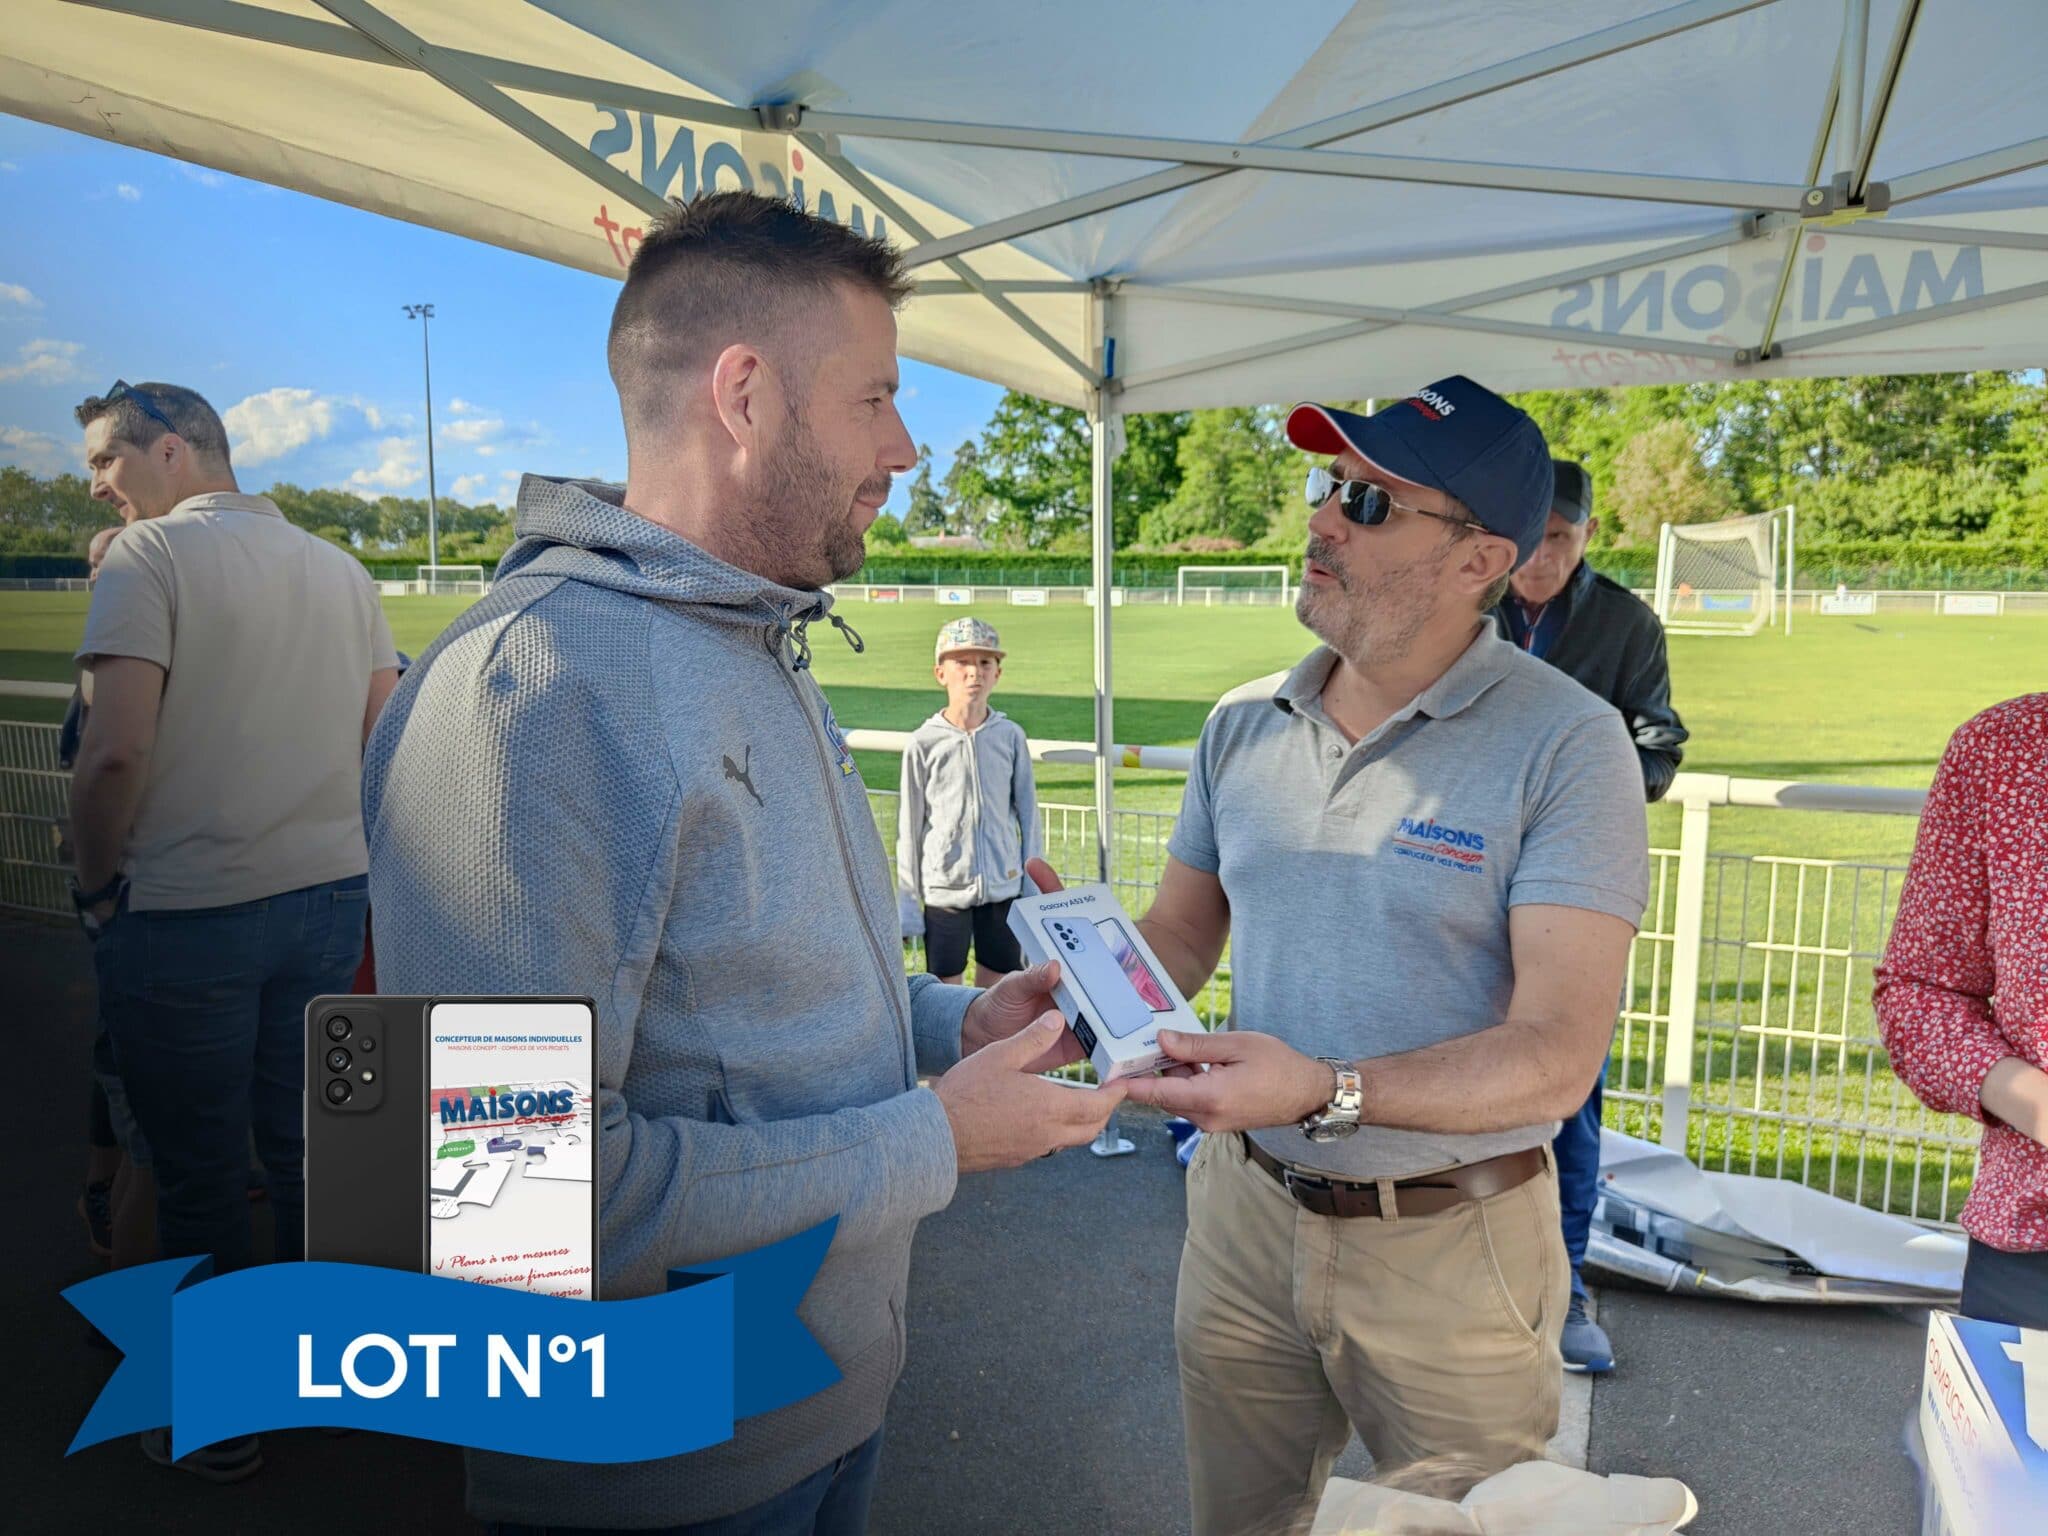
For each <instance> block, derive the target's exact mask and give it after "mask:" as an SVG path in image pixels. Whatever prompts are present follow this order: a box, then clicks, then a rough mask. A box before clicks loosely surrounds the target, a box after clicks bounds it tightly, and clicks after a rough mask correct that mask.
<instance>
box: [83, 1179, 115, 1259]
mask: <svg viewBox="0 0 2048 1536" xmlns="http://www.w3.org/2000/svg"><path fill="white" fill-rule="evenodd" d="M78 1216H79V1219H80V1220H81V1221H83V1222H84V1223H85V1241H86V1246H87V1247H89V1248H91V1249H92V1251H93V1252H94V1253H96V1254H98V1255H99V1256H100V1257H101V1258H103V1259H111V1258H112V1257H113V1256H114V1181H113V1180H112V1179H106V1180H103V1181H102V1182H100V1183H98V1184H88V1185H86V1186H85V1188H84V1189H83V1190H81V1191H79V1195H78Z"/></svg>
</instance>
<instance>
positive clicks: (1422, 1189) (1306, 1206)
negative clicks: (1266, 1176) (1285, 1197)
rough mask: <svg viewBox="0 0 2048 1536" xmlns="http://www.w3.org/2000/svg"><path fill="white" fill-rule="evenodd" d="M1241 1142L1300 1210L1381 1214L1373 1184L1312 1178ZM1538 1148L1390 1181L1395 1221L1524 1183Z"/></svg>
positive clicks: (1247, 1140) (1537, 1169) (1539, 1158)
mask: <svg viewBox="0 0 2048 1536" xmlns="http://www.w3.org/2000/svg"><path fill="white" fill-rule="evenodd" d="M1238 1134H1239V1136H1240V1138H1241V1139H1242V1140H1243V1142H1244V1148H1245V1151H1246V1152H1248V1153H1250V1154H1251V1160H1252V1161H1253V1162H1255V1163H1257V1164H1258V1165H1259V1166H1260V1167H1261V1168H1263V1169H1265V1170H1266V1172H1268V1173H1270V1174H1271V1175H1272V1176H1273V1177H1274V1179H1275V1180H1277V1181H1278V1183H1279V1184H1280V1187H1281V1188H1283V1189H1285V1190H1286V1191H1287V1193H1289V1194H1290V1195H1292V1196H1294V1202H1295V1204H1297V1205H1299V1206H1300V1207H1301V1208H1302V1209H1303V1210H1305V1211H1312V1212H1313V1213H1315V1214H1316V1215H1318V1216H1378V1215H1379V1214H1380V1191H1379V1186H1378V1185H1377V1184H1354V1183H1352V1182H1350V1181H1349V1180H1347V1179H1332V1178H1329V1177H1327V1176H1326V1175H1323V1174H1320V1173H1311V1172H1309V1171H1308V1170H1307V1169H1305V1168H1291V1167H1289V1166H1288V1165H1287V1164H1286V1163H1283V1162H1281V1161H1280V1159H1279V1158H1277V1157H1275V1156H1273V1154H1272V1153H1270V1152H1268V1151H1267V1150H1266V1149H1265V1148H1264V1147H1262V1146H1260V1145H1259V1144H1258V1143H1257V1142H1255V1141H1253V1140H1252V1139H1251V1137H1249V1136H1245V1135H1244V1133H1243V1132H1239V1133H1238ZM1543 1166H1544V1165H1543V1149H1542V1148H1541V1147H1530V1148H1528V1149H1527V1150H1526V1151H1522V1152H1504V1153H1502V1154H1501V1155H1500V1156H1499V1157H1489V1158H1487V1159H1485V1160H1484V1161H1483V1162H1477V1163H1465V1164H1462V1165H1461V1166H1459V1167H1456V1168H1446V1169H1444V1170H1443V1171H1442V1172H1441V1173H1425V1174H1423V1175H1422V1176H1420V1177H1419V1178H1413V1179H1395V1180H1394V1181H1393V1188H1394V1210H1393V1212H1392V1214H1393V1215H1395V1216H1432V1215H1435V1214H1436V1213H1437V1212H1439V1211H1448V1210H1449V1209H1451V1207H1453V1206H1456V1205H1463V1204H1464V1203H1465V1202H1466V1201H1467V1200H1484V1199H1486V1198H1487V1197H1488V1196H1489V1195H1498V1194H1501V1193H1504V1192H1505V1191H1507V1190H1510V1189H1514V1188H1515V1187H1516V1186H1518V1185H1522V1184H1526V1183H1528V1182H1529V1180H1531V1179H1533V1178H1535V1177H1536V1175H1537V1174H1539V1173H1541V1172H1542V1171H1543Z"/></svg>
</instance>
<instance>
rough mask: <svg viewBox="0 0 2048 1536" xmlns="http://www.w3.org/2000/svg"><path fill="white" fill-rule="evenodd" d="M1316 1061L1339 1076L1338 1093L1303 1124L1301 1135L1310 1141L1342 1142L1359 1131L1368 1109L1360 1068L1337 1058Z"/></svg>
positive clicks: (1323, 1057)
mask: <svg viewBox="0 0 2048 1536" xmlns="http://www.w3.org/2000/svg"><path fill="white" fill-rule="evenodd" d="M1316 1060H1317V1061H1320V1062H1321V1063H1322V1064H1323V1065H1324V1066H1326V1067H1328V1068H1329V1069H1330V1070H1331V1071H1332V1072H1335V1073H1336V1074H1337V1093H1336V1096H1335V1097H1334V1098H1332V1099H1331V1100H1330V1102H1329V1103H1328V1104H1326V1105H1324V1106H1323V1107H1322V1108H1321V1109H1319V1110H1317V1111H1316V1112H1315V1113H1314V1114H1312V1115H1310V1116H1309V1117H1308V1118H1307V1119H1306V1120H1304V1121H1302V1122H1301V1134H1302V1135H1304V1136H1306V1137H1307V1138H1308V1139H1309V1140H1310V1141H1339V1140H1342V1139H1343V1138H1344V1137H1346V1136H1349V1135H1350V1134H1351V1133H1352V1132H1353V1131H1355V1130H1357V1129H1358V1116H1359V1114H1360V1112H1361V1111H1362V1110H1363V1109H1364V1108H1365V1084H1364V1082H1363V1081H1362V1080H1361V1079H1360V1078H1359V1075H1358V1068H1357V1067H1355V1066H1353V1065H1352V1064H1351V1063H1350V1062H1348V1061H1344V1060H1342V1059H1340V1058H1338V1057H1335V1056H1318V1057H1317V1058H1316Z"/></svg>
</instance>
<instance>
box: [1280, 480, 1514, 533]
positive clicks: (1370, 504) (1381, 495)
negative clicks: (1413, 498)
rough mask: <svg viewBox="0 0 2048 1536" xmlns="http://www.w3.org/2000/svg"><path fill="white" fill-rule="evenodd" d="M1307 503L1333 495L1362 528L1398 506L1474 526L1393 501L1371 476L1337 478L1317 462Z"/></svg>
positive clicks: (1457, 525) (1442, 520)
mask: <svg viewBox="0 0 2048 1536" xmlns="http://www.w3.org/2000/svg"><path fill="white" fill-rule="evenodd" d="M1306 494H1307V496H1308V504H1309V505H1310V506H1312V507H1320V506H1321V505H1322V504H1323V503H1324V502H1326V501H1328V500H1329V499H1330V498H1331V497H1332V496H1335V497H1337V498H1338V500H1337V509H1338V510H1339V511H1340V512H1342V513H1343V514H1344V515H1345V517H1347V518H1348V519H1350V520H1351V521H1352V522H1354V523H1356V524H1358V526H1359V527H1361V528H1374V527H1377V526H1378V525H1379V524H1381V523H1384V522H1385V521H1386V520H1387V514H1388V513H1389V512H1392V511H1393V510H1394V509H1395V508H1396V507H1399V508H1400V509H1401V510H1402V511H1403V512H1413V513H1414V514H1415V515H1416V516H1417V517H1433V518H1435V519H1436V520H1437V521H1438V522H1440V523H1449V524H1451V525H1452V526H1453V527H1455V528H1472V527H1477V526H1478V525H1477V524H1476V523H1473V522H1471V521H1470V520H1469V519H1467V518H1462V517H1449V516H1446V515H1445V514H1444V513H1442V512H1425V511H1424V510H1423V509H1422V508H1421V507H1411V506H1409V505H1408V503H1406V502H1405V501H1396V500H1394V498H1393V496H1392V495H1391V494H1389V493H1388V491H1387V488H1386V487H1385V486H1383V485H1374V484H1373V483H1372V482H1371V481H1370V480H1339V479H1338V478H1337V477H1336V476H1335V475H1334V474H1332V473H1331V472H1330V471H1329V470H1327V469H1325V468H1323V466H1322V465H1320V464H1318V465H1317V466H1316V467H1315V468H1314V469H1312V470H1310V471H1309V472H1308V485H1307V487H1306Z"/></svg>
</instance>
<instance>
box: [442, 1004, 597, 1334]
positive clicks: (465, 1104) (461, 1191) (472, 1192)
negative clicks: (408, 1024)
mask: <svg viewBox="0 0 2048 1536" xmlns="http://www.w3.org/2000/svg"><path fill="white" fill-rule="evenodd" d="M596 1082H597V1015H596V1010H595V1009H594V1008H593V1007H592V1006H591V1004H590V1003H589V1002H588V1001H586V1000H581V999H573V998H499V999H496V1000H491V999H480V998H466V999H459V1000H457V999H450V1000H446V1001H437V1002H435V1003H433V1004H431V1005H430V1006H429V1007H428V1009H427V1083H428V1089H427V1094H426V1103H425V1106H424V1108H425V1112H426V1175H425V1176H426V1205H427V1262H428V1271H429V1273H432V1274H437V1275H446V1276H448V1277H450V1278H451V1279H456V1280H474V1281H477V1282H479V1283H481V1284H484V1285H502V1286H507V1287H509V1288H511V1289H513V1290H521V1291H533V1292H535V1293H537V1294H539V1295H544V1296H579V1297H583V1298H586V1299H594V1298H595V1297H596V1295H597V1117H596V1115H595V1113H594V1112H593V1107H594V1102H595V1101H594V1089H595V1087H596Z"/></svg>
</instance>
